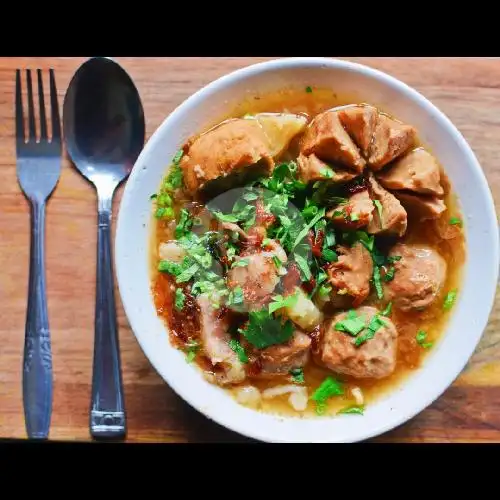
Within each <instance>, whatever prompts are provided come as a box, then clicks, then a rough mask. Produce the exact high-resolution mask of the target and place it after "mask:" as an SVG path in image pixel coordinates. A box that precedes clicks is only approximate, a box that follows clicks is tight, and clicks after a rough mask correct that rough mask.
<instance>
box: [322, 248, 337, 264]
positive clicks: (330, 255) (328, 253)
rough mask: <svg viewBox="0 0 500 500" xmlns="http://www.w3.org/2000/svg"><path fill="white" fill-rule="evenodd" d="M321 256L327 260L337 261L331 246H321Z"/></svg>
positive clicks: (335, 253)
mask: <svg viewBox="0 0 500 500" xmlns="http://www.w3.org/2000/svg"><path fill="white" fill-rule="evenodd" d="M321 256H322V257H323V258H324V259H325V260H326V261H328V262H337V261H338V260H339V258H338V255H337V252H335V250H332V249H331V248H323V251H322V252H321Z"/></svg>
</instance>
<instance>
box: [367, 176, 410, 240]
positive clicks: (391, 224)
mask: <svg viewBox="0 0 500 500" xmlns="http://www.w3.org/2000/svg"><path fill="white" fill-rule="evenodd" d="M368 183H369V185H370V191H371V195H372V199H373V203H374V205H375V207H376V210H375V211H374V212H373V218H372V220H371V222H370V224H369V225H368V229H367V230H368V232H369V233H370V234H386V235H396V236H403V235H404V234H405V232H406V228H407V226H408V216H407V214H406V210H405V209H404V208H403V206H402V205H401V203H400V202H399V200H398V199H397V198H396V197H395V196H394V195H392V194H391V193H389V191H386V190H385V189H384V188H383V187H382V186H381V185H380V184H379V183H378V182H377V181H376V180H375V177H374V176H373V175H370V176H369V178H368Z"/></svg>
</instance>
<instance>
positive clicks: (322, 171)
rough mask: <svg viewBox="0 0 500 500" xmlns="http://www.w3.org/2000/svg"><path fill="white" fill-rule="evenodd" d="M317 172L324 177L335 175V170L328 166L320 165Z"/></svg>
mask: <svg viewBox="0 0 500 500" xmlns="http://www.w3.org/2000/svg"><path fill="white" fill-rule="evenodd" d="M319 173H320V175H322V176H323V177H324V178H325V179H333V178H334V177H335V172H334V171H333V170H332V169H331V168H330V167H322V168H321V169H320V171H319Z"/></svg>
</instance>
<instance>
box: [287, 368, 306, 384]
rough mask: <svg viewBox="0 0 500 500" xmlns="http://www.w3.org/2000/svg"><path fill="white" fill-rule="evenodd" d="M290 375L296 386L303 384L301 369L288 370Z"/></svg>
mask: <svg viewBox="0 0 500 500" xmlns="http://www.w3.org/2000/svg"><path fill="white" fill-rule="evenodd" d="M290 375H291V376H292V379H293V381H294V382H295V383H296V384H303V383H304V382H305V380H304V370H303V369H302V368H293V369H292V370H290Z"/></svg>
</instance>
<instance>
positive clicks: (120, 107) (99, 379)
mask: <svg viewBox="0 0 500 500" xmlns="http://www.w3.org/2000/svg"><path fill="white" fill-rule="evenodd" d="M63 124H64V137H65V141H66V149H67V151H68V153H69V156H70V157H71V159H72V161H73V163H74V164H75V166H76V168H77V169H78V170H79V171H80V173H81V174H82V175H83V176H84V177H85V178H87V179H88V180H89V181H90V182H91V183H92V184H93V185H94V186H95V188H96V191H97V201H98V236H97V283H96V303H95V342H94V364H93V372H92V404H91V411H90V432H91V435H92V436H93V437H94V438H123V437H124V436H125V434H126V424H125V405H124V401H123V388H122V379H121V368H120V355H119V343H118V327H117V321H116V309H115V298H114V279H113V267H112V259H111V211H112V202H113V195H114V191H115V189H116V187H117V186H118V184H120V183H121V182H122V181H123V180H124V179H126V177H128V175H129V174H130V172H131V170H132V166H133V165H134V163H135V161H136V159H137V157H138V156H139V153H140V152H141V150H142V148H143V146H144V139H145V137H144V136H145V120H144V112H143V108H142V103H141V99H140V97H139V93H138V91H137V88H136V87H135V85H134V83H133V82H132V79H131V78H130V77H129V75H128V74H127V73H126V71H125V70H124V69H123V68H122V67H121V66H120V65H118V64H117V63H116V62H114V61H113V60H111V59H109V58H105V57H99V58H97V57H96V58H92V59H89V60H88V61H86V62H85V63H84V64H82V65H81V66H80V68H79V69H78V70H77V71H76V73H75V75H74V76H73V78H72V80H71V82H70V84H69V88H68V91H67V94H66V98H65V100H64V110H63Z"/></svg>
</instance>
